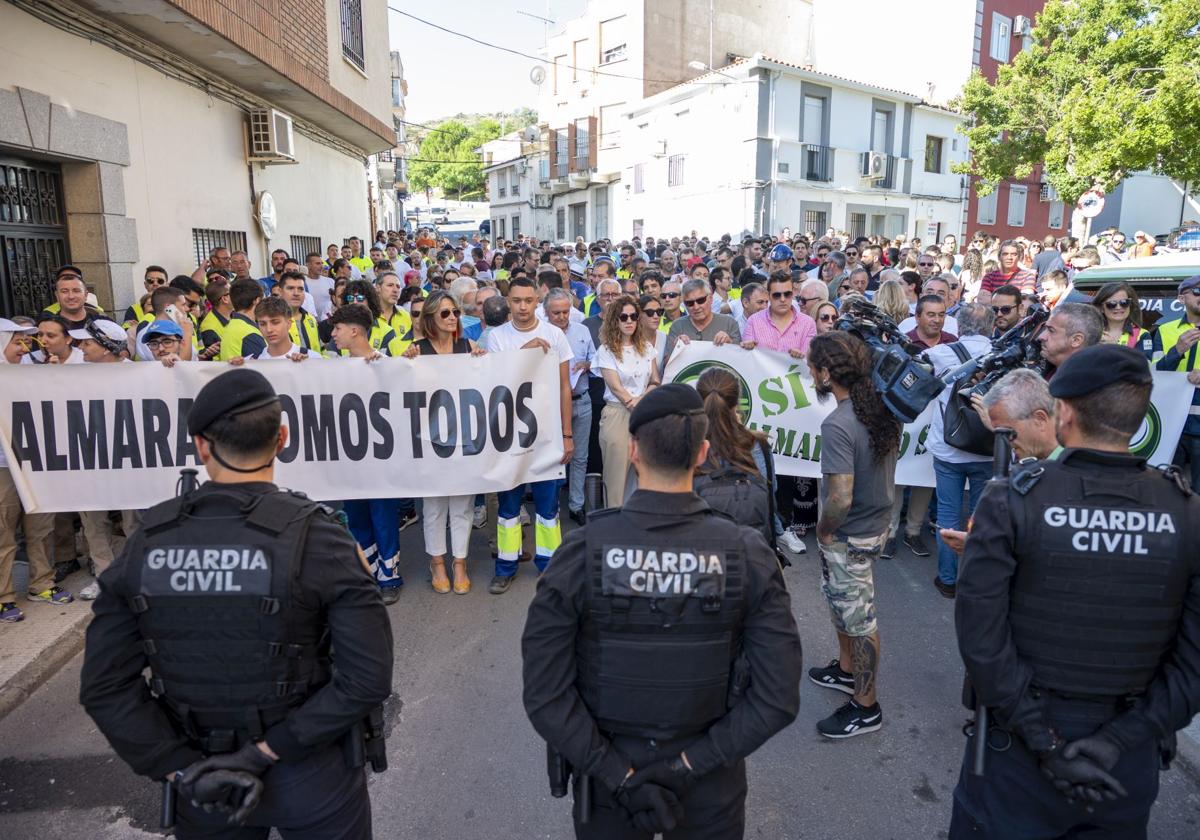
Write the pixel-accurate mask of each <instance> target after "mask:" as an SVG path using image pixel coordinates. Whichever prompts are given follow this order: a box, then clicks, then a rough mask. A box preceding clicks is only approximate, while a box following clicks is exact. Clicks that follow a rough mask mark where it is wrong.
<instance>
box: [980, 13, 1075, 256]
mask: <svg viewBox="0 0 1200 840" xmlns="http://www.w3.org/2000/svg"><path fill="white" fill-rule="evenodd" d="M1045 5H1046V3H1045V0H976V11H975V50H974V64H975V66H976V67H977V68H979V72H980V73H982V74H983V76H984V77H985V78H986V79H988V80H989V81H995V79H996V74H997V73H998V71H999V68H1000V65H1002V64H1007V63H1008V62H1009V61H1011V60H1012V59H1013V57H1015V56H1016V55H1017V53H1019V52H1020V51H1021V50H1022V49H1024V48H1025V47H1026V45H1027V44H1028V43H1030V38H1029V36H1030V33H1031V31H1032V29H1033V23H1034V19H1035V18H1036V16H1037V14H1038V12H1040V11H1041V10H1042V7H1043V6H1045ZM976 180H977V179H974V178H972V179H971V189H970V195H969V197H968V201H967V218H966V220H965V224H964V227H965V228H966V231H967V236H968V237H970V236H972V235H974V233H975V231H978V230H982V231H986V232H988V233H992V234H995V235H997V236H999V237H1001V238H1002V239H1009V238H1012V237H1015V236H1026V237H1029V238H1037V239H1040V238H1042V237H1043V236H1045V235H1046V234H1048V233H1052V234H1055V235H1056V236H1064V235H1066V234H1067V232H1068V229H1069V226H1070V223H1071V213H1070V210H1069V208H1067V207H1066V206H1064V204H1063V202H1062V201H1059V200H1058V196H1057V194H1056V193H1055V192H1054V189H1053V188H1052V187H1050V185H1049V184H1046V183H1044V182H1043V180H1042V168H1041V167H1040V166H1036V167H1034V169H1033V172H1031V173H1030V174H1029V176H1028V177H1026V178H1024V179H1020V180H1011V181H1009V180H1006V181H1004V182H1002V183H1001V184H999V185H998V186H997V187H996V189H995V190H994V191H993V192H992V193H991V195H989V196H987V197H985V198H982V199H981V198H980V196H979V194H978V192H977V191H976V189H975V186H976Z"/></svg>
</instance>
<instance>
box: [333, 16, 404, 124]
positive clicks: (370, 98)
mask: <svg viewBox="0 0 1200 840" xmlns="http://www.w3.org/2000/svg"><path fill="white" fill-rule="evenodd" d="M388 14H389V12H388V10H387V0H363V2H362V27H363V61H364V63H365V64H366V70H365V72H364V71H362V70H359V69H358V68H357V67H356V66H354V65H353V64H351V63H350V61H348V60H347V59H346V58H344V57H343V56H342V18H341V4H339V3H326V4H325V34H326V39H327V43H328V49H329V83H330V84H331V85H333V87H334V88H336V89H337V90H339V91H341V92H342V93H344V94H346V96H348V97H350V99H352V100H353V101H354V102H355V104H357V105H358V106H360V107H362V108H364V109H366V110H367V111H368V112H369V113H370V114H371V115H372V116H374V117H375V118H376V119H378V120H379V121H380V122H383V123H384V124H385V125H391V124H392V57H391V53H390V52H389V50H390V44H389V39H388Z"/></svg>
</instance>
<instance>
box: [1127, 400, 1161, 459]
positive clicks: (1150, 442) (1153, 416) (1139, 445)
mask: <svg viewBox="0 0 1200 840" xmlns="http://www.w3.org/2000/svg"><path fill="white" fill-rule="evenodd" d="M1160 443H1162V418H1161V417H1159V415H1158V409H1157V408H1155V407H1154V403H1150V410H1149V411H1147V412H1146V419H1145V420H1143V421H1142V425H1141V426H1140V427H1139V428H1138V430H1137V434H1135V435H1134V436H1133V440H1131V441H1130V442H1129V452H1130V454H1132V455H1137V456H1138V457H1139V458H1149V457H1151V456H1152V455H1154V453H1155V452H1157V451H1158V445H1159V444H1160Z"/></svg>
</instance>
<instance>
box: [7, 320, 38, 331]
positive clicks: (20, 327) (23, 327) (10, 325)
mask: <svg viewBox="0 0 1200 840" xmlns="http://www.w3.org/2000/svg"><path fill="white" fill-rule="evenodd" d="M37 331H38V330H37V327H34V326H31V325H27V324H18V323H17V322H16V321H10V320H9V319H8V318H0V332H11V333H35V332H37Z"/></svg>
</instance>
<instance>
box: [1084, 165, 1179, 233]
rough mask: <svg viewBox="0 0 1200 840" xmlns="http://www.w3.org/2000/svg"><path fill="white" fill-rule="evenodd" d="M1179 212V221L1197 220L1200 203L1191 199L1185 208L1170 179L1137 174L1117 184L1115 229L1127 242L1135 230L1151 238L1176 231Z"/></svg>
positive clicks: (1161, 176)
mask: <svg viewBox="0 0 1200 840" xmlns="http://www.w3.org/2000/svg"><path fill="white" fill-rule="evenodd" d="M1181 209H1182V211H1183V221H1188V220H1197V219H1200V199H1198V198H1197V197H1196V196H1195V195H1191V196H1188V198H1187V199H1186V204H1185V199H1184V197H1183V189H1182V187H1181V186H1180V185H1179V183H1178V182H1176V181H1172V180H1171V179H1170V178H1167V177H1165V176H1163V175H1147V174H1139V175H1134V176H1133V177H1131V178H1126V179H1125V180H1124V181H1122V182H1121V219H1120V222H1119V226H1120V228H1121V230H1122V231H1125V233H1126V235H1127V236H1129V237H1130V239H1132V238H1133V234H1134V233H1135V232H1136V231H1139V230H1144V231H1146V232H1147V233H1149V234H1150V235H1151V236H1153V235H1155V234H1158V233H1166V232H1167V231H1169V230H1171V229H1172V228H1175V227H1178V226H1179V222H1180V210H1181ZM1097 229H1098V228H1097V227H1096V225H1095V224H1093V225H1092V230H1097Z"/></svg>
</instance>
